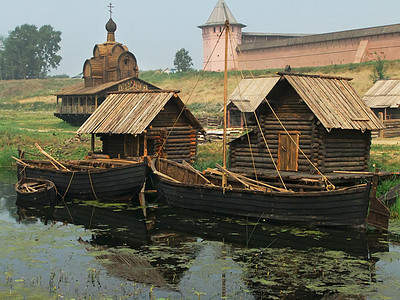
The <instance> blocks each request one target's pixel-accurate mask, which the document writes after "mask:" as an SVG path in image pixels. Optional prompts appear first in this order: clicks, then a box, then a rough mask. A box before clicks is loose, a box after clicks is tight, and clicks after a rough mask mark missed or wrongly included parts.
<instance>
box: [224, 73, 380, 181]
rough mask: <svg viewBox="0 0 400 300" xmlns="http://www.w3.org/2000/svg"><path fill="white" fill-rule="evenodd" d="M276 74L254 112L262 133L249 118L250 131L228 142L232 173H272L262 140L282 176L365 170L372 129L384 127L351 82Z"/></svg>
mask: <svg viewBox="0 0 400 300" xmlns="http://www.w3.org/2000/svg"><path fill="white" fill-rule="evenodd" d="M279 75H280V78H279V79H278V80H277V81H276V83H275V85H274V86H273V87H272V88H271V89H270V91H269V92H268V93H265V92H263V94H262V95H260V96H262V97H261V98H262V101H259V103H258V106H257V107H254V109H253V113H255V114H256V115H257V119H258V122H259V123H260V125H261V129H262V132H261V130H260V129H259V126H258V125H257V123H258V122H256V118H255V117H254V116H253V117H252V119H250V121H251V120H252V121H253V125H254V129H253V130H252V131H251V132H250V133H249V134H248V135H247V134H245V135H243V136H241V137H239V138H237V139H235V140H233V141H232V142H231V143H230V167H231V169H234V170H236V171H242V172H246V173H253V172H254V171H253V170H254V169H253V161H254V163H255V167H256V170H257V172H259V173H263V172H268V171H273V170H275V167H274V164H273V161H272V159H271V157H270V154H269V152H268V150H267V146H266V144H265V141H266V143H267V145H268V148H269V149H270V152H271V155H272V158H273V160H274V161H275V163H276V166H277V168H278V169H279V170H281V171H289V172H304V173H309V174H313V173H317V172H318V171H317V169H318V170H319V171H321V172H323V173H330V172H333V171H337V170H340V171H367V168H368V161H369V153H370V143H371V130H378V129H381V128H383V125H382V123H381V122H380V121H379V119H378V118H377V117H376V116H375V114H374V113H373V112H372V111H371V110H370V109H369V108H368V107H367V106H366V105H365V103H364V102H363V101H362V100H361V99H360V98H359V97H358V95H357V94H356V92H355V91H354V89H353V88H352V87H351V86H350V84H349V80H351V79H348V78H341V77H329V76H319V75H297V74H290V73H288V74H285V73H280V74H279ZM259 91H262V89H257V90H256V91H254V94H257V93H258V92H259ZM267 91H268V90H267ZM265 99H266V100H267V101H268V102H267V101H265ZM249 141H250V142H249ZM310 162H311V163H312V164H311V163H310ZM313 165H314V166H315V167H314V166H313Z"/></svg>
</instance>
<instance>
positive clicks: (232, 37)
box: [229, 32, 287, 190]
mask: <svg viewBox="0 0 400 300" xmlns="http://www.w3.org/2000/svg"><path fill="white" fill-rule="evenodd" d="M229 34H230V35H231V42H232V41H234V42H235V43H236V46H237V47H239V44H238V43H237V41H236V39H235V37H234V36H233V35H232V33H231V32H229ZM232 49H233V47H232ZM239 50H240V48H239ZM250 72H251V70H250ZM241 74H242V78H243V77H244V76H243V71H242V70H241ZM253 79H255V77H254V76H253ZM257 87H258V88H259V92H260V94H261V93H262V90H261V88H260V87H259V85H258V84H257ZM239 94H240V98H242V94H241V92H240V87H239ZM271 109H272V108H271ZM253 114H254V117H255V119H256V121H257V126H258V128H259V129H260V133H261V136H262V138H263V140H264V144H265V146H266V148H267V150H268V154H269V156H270V158H271V161H272V163H273V165H274V167H275V170H276V172H277V173H278V176H279V180H280V181H281V183H282V186H283V187H284V189H285V190H287V187H286V184H285V182H284V180H283V178H282V175H281V172H280V171H279V169H278V166H277V165H276V163H275V160H274V157H273V155H272V152H271V149H270V147H269V145H268V142H267V139H266V138H265V135H264V132H263V130H262V127H261V124H260V122H259V120H258V116H257V114H256V111H255V110H254V111H253ZM244 119H245V118H244ZM250 152H251V156H252V161H253V166H254V169H255V168H256V167H255V163H254V159H253V153H252V149H251V146H250ZM255 173H256V171H255Z"/></svg>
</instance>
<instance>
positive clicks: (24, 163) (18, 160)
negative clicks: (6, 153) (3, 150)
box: [11, 156, 32, 167]
mask: <svg viewBox="0 0 400 300" xmlns="http://www.w3.org/2000/svg"><path fill="white" fill-rule="evenodd" d="M11 157H12V158H13V159H15V160H16V161H17V162H19V163H20V164H21V165H24V166H26V167H32V166H31V165H29V164H27V163H26V162H24V161H22V160H20V159H18V158H16V157H14V156H11Z"/></svg>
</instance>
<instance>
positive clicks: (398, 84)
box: [363, 79, 400, 137]
mask: <svg viewBox="0 0 400 300" xmlns="http://www.w3.org/2000/svg"><path fill="white" fill-rule="evenodd" d="M363 100H364V102H365V103H366V104H367V105H368V106H369V107H370V108H371V109H372V111H373V112H374V113H375V114H376V115H377V116H378V118H379V119H380V120H381V121H382V122H383V124H384V125H385V127H386V129H385V130H383V131H381V132H380V136H381V137H394V136H400V79H390V80H378V81H377V82H376V83H375V84H374V85H373V86H372V88H371V89H370V90H369V91H368V92H367V93H366V94H365V96H364V98H363ZM377 134H378V133H377Z"/></svg>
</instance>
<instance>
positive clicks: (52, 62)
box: [0, 24, 62, 79]
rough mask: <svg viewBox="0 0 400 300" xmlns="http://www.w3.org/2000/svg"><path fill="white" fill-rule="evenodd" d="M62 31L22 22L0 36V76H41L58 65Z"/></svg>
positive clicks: (27, 77) (4, 77) (23, 77)
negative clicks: (6, 33) (22, 23)
mask: <svg viewBox="0 0 400 300" xmlns="http://www.w3.org/2000/svg"><path fill="white" fill-rule="evenodd" d="M60 42H61V32H60V31H56V30H54V28H53V27H52V26H51V25H43V26H42V27H40V28H38V27H37V26H35V25H30V24H24V25H21V26H17V27H15V29H14V30H13V31H11V32H10V33H9V35H8V36H7V37H4V36H1V37H0V79H29V78H44V77H46V76H47V74H48V72H49V71H50V70H51V69H52V68H57V67H58V66H59V65H60V62H61V59H62V58H61V56H60V55H57V52H58V51H59V50H60V49H61V47H60V45H59V44H60Z"/></svg>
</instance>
